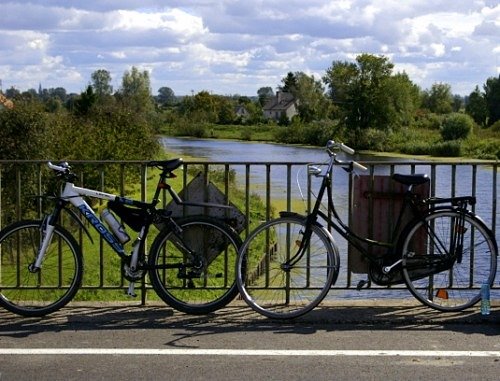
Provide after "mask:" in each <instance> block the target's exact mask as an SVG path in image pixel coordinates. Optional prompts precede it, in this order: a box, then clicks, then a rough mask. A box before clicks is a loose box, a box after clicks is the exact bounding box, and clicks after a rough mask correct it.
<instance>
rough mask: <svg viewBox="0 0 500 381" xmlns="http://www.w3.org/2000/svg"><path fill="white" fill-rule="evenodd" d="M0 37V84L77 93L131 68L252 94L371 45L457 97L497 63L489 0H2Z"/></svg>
mask: <svg viewBox="0 0 500 381" xmlns="http://www.w3.org/2000/svg"><path fill="white" fill-rule="evenodd" d="M0 33H2V35H3V38H2V39H0V78H1V79H2V83H3V87H4V89H5V88H6V87H10V86H16V87H17V88H20V89H27V88H29V87H35V88H37V87H38V83H42V85H43V86H44V87H58V86H63V87H65V88H67V90H68V91H81V90H82V89H83V88H85V86H86V84H87V83H88V81H89V80H90V75H91V73H92V72H93V71H95V70H97V69H102V68H104V69H106V70H109V71H110V72H111V74H112V76H113V78H114V81H115V82H116V83H118V84H119V82H120V79H121V76H122V75H123V72H124V71H125V70H128V69H130V67H131V66H133V65H134V66H137V67H139V68H140V69H142V70H144V69H147V70H150V71H151V80H152V85H153V89H154V90H155V89H158V88H159V87H161V86H169V87H171V88H172V89H173V90H174V91H175V92H176V93H177V94H186V93H190V91H191V89H194V90H195V91H198V90H202V89H203V90H210V91H213V92H214V93H240V94H247V95H255V94H256V92H257V90H258V88H259V87H261V86H272V87H276V86H277V85H278V84H279V83H280V81H281V78H283V77H284V76H285V75H286V73H287V72H288V71H304V72H306V73H314V75H315V76H317V77H318V78H319V77H321V75H322V74H323V73H324V71H325V70H326V69H327V68H328V67H329V66H330V65H331V64H332V62H333V61H335V60H353V59H355V58H356V56H357V55H358V54H360V53H372V54H384V55H385V56H387V57H389V58H390V59H391V61H392V62H393V63H394V64H395V68H396V69H397V70H404V71H406V72H407V73H408V75H409V76H410V78H411V79H412V80H413V81H414V82H415V83H417V84H418V85H420V86H421V87H422V88H427V87H430V86H431V85H432V84H433V83H435V82H446V83H449V84H450V85H451V86H452V91H455V92H458V91H459V92H460V93H462V94H468V93H469V92H470V91H472V90H473V89H474V87H475V86H476V85H479V86H481V85H482V84H483V83H484V82H485V81H486V79H487V78H488V77H490V76H493V75H497V74H498V70H499V69H498V66H499V62H500V45H499V44H498V36H499V35H500V5H499V4H498V1H495V0H475V1H469V2H465V1H458V2H452V3H450V2H449V1H445V0H435V1H433V2H422V1H419V0H405V1H398V0H339V1H330V0H310V1H303V0H276V1H273V2H269V1H267V2H266V1H264V0H219V1H215V0H193V1H189V2H185V1H182V0H171V1H169V2H165V1H161V0H140V1H139V0H109V1H105V2H103V1H98V0H86V1H80V0H75V1H72V2H71V5H68V2H67V1H65V0H30V3H29V6H27V5H26V4H25V3H24V2H22V1H20V0H9V1H7V2H5V3H4V4H2V23H1V24H0ZM115 87H118V86H115Z"/></svg>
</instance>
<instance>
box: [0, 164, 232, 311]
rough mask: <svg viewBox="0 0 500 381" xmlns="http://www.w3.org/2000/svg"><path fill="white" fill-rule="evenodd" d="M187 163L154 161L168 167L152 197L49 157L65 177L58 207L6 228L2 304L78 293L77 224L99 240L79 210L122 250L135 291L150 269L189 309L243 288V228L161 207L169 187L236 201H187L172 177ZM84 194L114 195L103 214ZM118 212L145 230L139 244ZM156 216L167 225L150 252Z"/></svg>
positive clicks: (16, 307)
mask: <svg viewBox="0 0 500 381" xmlns="http://www.w3.org/2000/svg"><path fill="white" fill-rule="evenodd" d="M182 164H183V161H182V159H173V160H166V161H151V162H148V163H147V166H149V167H156V168H158V169H160V176H159V181H158V185H157V187H156V190H155V193H154V196H153V199H152V201H151V202H149V203H148V202H142V201H137V200H133V199H130V198H126V197H121V196H117V195H114V194H110V193H105V192H101V191H96V190H92V189H87V188H82V187H78V186H75V184H74V182H75V180H76V179H77V176H76V175H75V173H73V171H72V170H71V167H70V166H69V165H68V164H67V163H61V164H57V165H54V164H52V163H50V162H49V163H48V166H49V168H50V169H52V170H53V171H54V173H55V174H56V176H57V177H58V179H60V180H62V182H63V184H62V188H61V189H62V190H61V192H60V194H59V195H58V196H50V197H49V200H50V201H51V202H53V204H54V207H53V210H52V212H51V213H50V214H47V215H46V216H45V217H44V218H43V219H41V220H22V221H19V222H15V223H13V224H11V225H9V226H7V227H5V228H4V229H2V231H1V232H0V305H1V306H3V307H4V308H6V309H7V310H9V311H12V312H14V313H16V314H19V315H23V316H43V315H46V314H48V313H51V312H54V311H56V310H58V309H60V308H61V307H63V306H64V305H66V304H67V303H68V302H69V301H71V300H72V299H73V297H74V296H75V294H76V292H77V291H78V289H79V288H80V286H81V283H82V275H83V268H84V264H83V256H82V250H81V247H80V245H79V244H78V242H77V240H76V239H75V237H74V236H75V234H76V233H77V232H76V231H75V230H71V229H75V227H74V226H79V227H80V228H82V229H83V230H84V231H85V232H86V234H87V235H88V237H89V238H90V240H91V241H92V238H91V235H90V234H89V232H88V230H87V229H86V227H85V225H84V224H83V223H82V221H81V220H80V219H79V217H78V212H79V213H80V214H81V215H82V216H83V217H85V219H86V220H87V221H88V222H89V223H90V225H92V226H93V227H94V228H95V229H96V230H97V232H98V234H99V235H100V236H101V237H102V238H103V240H104V241H105V242H106V243H107V244H108V245H109V246H110V247H111V248H112V249H113V250H114V251H115V252H116V253H117V254H118V255H119V256H120V258H121V267H122V274H123V277H124V278H125V279H127V280H128V281H129V282H130V283H129V284H130V285H129V288H128V294H129V295H131V296H135V291H134V284H135V282H137V281H139V280H142V279H143V278H144V277H145V276H146V275H149V280H150V282H151V286H152V288H153V289H154V290H155V292H156V293H157V294H158V296H159V297H160V298H161V299H162V300H163V301H164V302H166V303H167V304H169V305H170V306H172V307H173V308H175V309H177V310H179V311H182V312H185V313H190V314H206V313H209V312H212V311H215V310H217V309H219V308H222V307H223V306H225V305H226V304H227V303H229V302H230V301H231V300H233V299H234V297H235V296H236V295H237V293H238V289H237V286H236V281H235V269H234V267H235V266H234V264H235V263H236V257H237V253H238V249H239V248H240V246H241V239H240V238H239V236H238V234H237V233H236V231H235V230H234V229H233V228H232V227H231V226H230V225H229V224H228V223H226V222H224V221H222V220H221V219H218V218H214V217H209V216H189V217H184V218H173V217H172V215H171V212H169V211H167V210H165V209H158V208H157V207H156V206H157V204H158V203H159V201H160V199H159V196H160V192H161V191H162V190H164V189H165V190H167V191H168V192H169V194H170V195H171V197H172V199H173V200H174V201H175V202H176V203H178V204H182V205H190V206H203V207H218V208H231V206H229V205H218V204H211V203H194V202H187V201H182V200H181V199H180V197H179V195H178V194H177V193H176V192H175V191H174V190H173V189H172V188H171V186H170V184H168V183H167V180H168V179H169V178H172V177H175V174H174V173H173V171H174V170H176V169H177V168H179V167H180V166H181V165H182ZM84 197H91V198H97V199H102V200H106V201H108V203H107V210H105V211H104V212H105V214H101V218H99V216H98V215H97V214H96V212H95V211H94V210H93V209H92V208H91V207H90V206H89V204H88V203H87V202H86V200H85V199H84ZM71 206H73V207H74V208H76V212H75V211H74V209H73V208H70V207H71ZM63 211H66V212H68V213H69V215H70V216H71V217H72V220H74V221H76V222H75V223H74V224H73V228H71V226H69V227H65V226H62V225H61V224H60V216H61V214H62V212H63ZM115 215H116V216H118V217H119V218H120V219H121V221H122V222H123V223H124V224H125V225H127V226H128V227H129V228H131V229H132V230H133V231H134V232H137V238H136V239H135V240H133V241H130V245H127V246H131V250H130V252H129V253H127V252H126V248H125V244H126V243H127V242H128V241H129V240H130V237H129V236H128V233H127V232H126V231H125V230H124V227H123V224H122V223H121V222H119V221H118V219H117V218H116V217H114V216H115ZM103 220H105V221H106V222H107V224H105V223H104V221H103ZM153 224H154V225H155V226H157V227H159V229H160V232H159V233H158V235H157V236H156V237H155V238H154V240H153V242H152V244H151V248H150V250H149V253H147V247H146V246H147V245H146V237H147V236H148V233H149V231H150V227H151V226H152V225H153ZM106 225H108V226H106Z"/></svg>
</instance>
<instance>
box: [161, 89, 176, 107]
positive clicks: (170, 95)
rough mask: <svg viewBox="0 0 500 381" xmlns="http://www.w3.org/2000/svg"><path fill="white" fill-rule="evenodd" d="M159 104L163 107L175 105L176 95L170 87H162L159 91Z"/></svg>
mask: <svg viewBox="0 0 500 381" xmlns="http://www.w3.org/2000/svg"><path fill="white" fill-rule="evenodd" d="M157 99H158V103H159V104H160V105H162V106H169V105H173V104H174V103H175V93H174V91H173V90H172V89H171V88H170V87H166V86H163V87H160V88H159V89H158V96H157Z"/></svg>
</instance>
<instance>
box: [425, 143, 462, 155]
mask: <svg viewBox="0 0 500 381" xmlns="http://www.w3.org/2000/svg"><path fill="white" fill-rule="evenodd" d="M430 153H431V155H433V156H449V157H458V156H460V153H461V144H460V141H458V140H448V141H445V142H439V143H436V144H434V145H433V146H432V147H431V152H430Z"/></svg>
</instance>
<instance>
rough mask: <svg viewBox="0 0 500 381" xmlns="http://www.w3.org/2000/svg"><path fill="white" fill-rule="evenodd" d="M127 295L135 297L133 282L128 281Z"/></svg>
mask: <svg viewBox="0 0 500 381" xmlns="http://www.w3.org/2000/svg"><path fill="white" fill-rule="evenodd" d="M127 295H128V296H131V297H133V298H135V297H137V294H136V293H135V283H134V282H129V284H128V290H127Z"/></svg>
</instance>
